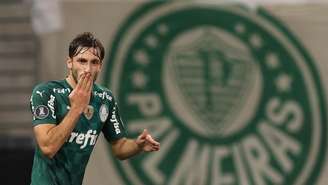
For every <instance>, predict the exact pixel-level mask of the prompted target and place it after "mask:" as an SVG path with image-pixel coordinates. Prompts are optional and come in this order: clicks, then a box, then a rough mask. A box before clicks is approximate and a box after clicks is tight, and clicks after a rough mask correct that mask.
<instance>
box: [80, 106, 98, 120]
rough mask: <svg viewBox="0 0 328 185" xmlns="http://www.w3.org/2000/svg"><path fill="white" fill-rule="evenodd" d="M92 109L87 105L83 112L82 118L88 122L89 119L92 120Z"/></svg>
mask: <svg viewBox="0 0 328 185" xmlns="http://www.w3.org/2000/svg"><path fill="white" fill-rule="evenodd" d="M94 110H95V109H94V108H93V106H92V105H88V107H87V108H86V109H85V110H84V112H83V113H84V116H85V117H86V118H87V119H88V120H90V119H91V118H92V116H93V113H94Z"/></svg>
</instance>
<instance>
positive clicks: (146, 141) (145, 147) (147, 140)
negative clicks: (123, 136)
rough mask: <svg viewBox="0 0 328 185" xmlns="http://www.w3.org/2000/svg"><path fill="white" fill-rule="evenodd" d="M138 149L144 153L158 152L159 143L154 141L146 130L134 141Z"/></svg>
mask: <svg viewBox="0 0 328 185" xmlns="http://www.w3.org/2000/svg"><path fill="white" fill-rule="evenodd" d="M136 143H137V145H138V147H139V148H140V149H141V150H142V151H145V152H152V151H158V150H159V145H160V144H159V142H157V141H155V140H154V139H153V138H152V136H151V135H150V134H149V133H148V131H147V130H146V129H144V131H143V132H142V133H141V134H140V135H139V136H138V138H137V139H136Z"/></svg>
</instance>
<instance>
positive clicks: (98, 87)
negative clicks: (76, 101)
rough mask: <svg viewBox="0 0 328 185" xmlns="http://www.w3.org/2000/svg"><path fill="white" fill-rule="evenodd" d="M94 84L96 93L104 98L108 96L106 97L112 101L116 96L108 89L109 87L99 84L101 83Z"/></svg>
mask: <svg viewBox="0 0 328 185" xmlns="http://www.w3.org/2000/svg"><path fill="white" fill-rule="evenodd" d="M94 85H95V89H94V90H95V91H94V95H96V96H99V97H100V98H103V99H104V98H106V99H108V100H110V101H112V99H113V98H114V96H113V93H112V91H111V90H110V89H108V88H107V87H104V86H102V85H99V84H94Z"/></svg>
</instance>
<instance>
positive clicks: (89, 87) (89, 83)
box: [86, 74, 93, 92]
mask: <svg viewBox="0 0 328 185" xmlns="http://www.w3.org/2000/svg"><path fill="white" fill-rule="evenodd" d="M92 85H93V79H92V77H91V74H90V77H89V79H88V80H87V84H86V90H87V92H91V90H92Z"/></svg>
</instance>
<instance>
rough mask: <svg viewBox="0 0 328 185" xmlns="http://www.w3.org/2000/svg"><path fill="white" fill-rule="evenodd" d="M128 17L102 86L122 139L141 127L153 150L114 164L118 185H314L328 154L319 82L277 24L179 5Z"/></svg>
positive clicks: (264, 17)
mask: <svg viewBox="0 0 328 185" xmlns="http://www.w3.org/2000/svg"><path fill="white" fill-rule="evenodd" d="M151 6H152V8H150V7H151ZM132 16H133V19H128V20H129V21H131V20H133V22H132V21H131V22H126V23H124V24H122V25H124V27H122V29H121V30H120V29H119V30H118V35H117V37H115V38H117V39H116V40H115V42H114V43H115V44H113V48H112V50H111V51H112V54H113V55H111V56H110V58H109V59H108V60H109V61H110V65H109V66H108V68H107V71H106V72H107V73H106V74H105V84H106V85H107V86H110V87H112V90H113V93H114V94H117V95H118V97H117V99H118V102H120V105H119V106H120V107H123V108H122V109H121V113H122V115H124V119H125V120H126V121H125V123H126V125H127V129H128V131H129V133H130V134H132V136H137V135H138V134H139V133H140V132H142V130H143V129H144V128H145V127H146V128H148V129H149V130H150V132H152V133H154V137H155V138H157V139H158V140H159V141H160V142H161V151H160V152H157V153H152V154H151V155H142V156H140V157H138V158H137V159H135V160H133V161H128V162H127V163H128V164H122V163H118V162H117V163H116V162H115V164H116V165H117V167H118V170H119V172H120V173H121V174H122V177H123V179H124V180H125V182H126V184H153V185H162V184H169V185H175V184H197V185H207V184H241V185H249V184H254V185H266V184H284V185H293V184H315V181H316V178H317V177H318V174H320V172H321V169H322V164H324V163H323V160H324V159H325V155H326V149H327V133H326V132H327V128H326V125H325V124H326V122H327V120H326V112H327V111H326V107H325V106H326V105H325V103H324V102H325V100H324V96H323V90H322V87H321V79H320V78H319V76H318V72H317V70H316V68H315V66H316V64H315V62H314V61H313V60H312V59H311V57H310V56H309V54H308V52H307V51H306V50H305V49H304V48H303V46H302V45H301V44H300V43H299V41H298V40H297V39H296V38H295V37H294V36H293V34H292V33H291V32H289V31H288V29H287V28H285V26H284V25H283V24H282V23H281V22H280V21H279V20H277V19H276V18H274V17H273V16H271V15H270V14H269V12H267V11H266V10H264V9H260V11H248V10H247V8H245V7H244V8H241V7H240V6H223V5H221V6H212V5H209V4H199V3H197V4H190V3H184V2H183V3H181V2H180V3H159V4H155V3H154V4H151V5H149V4H147V6H144V7H141V8H140V9H138V10H137V11H136V12H135V13H134V14H133V15H132ZM193 17H197V19H193ZM114 111H115V110H114ZM112 115H115V114H112ZM111 121H112V122H113V123H115V122H116V121H117V120H116V117H113V116H112V118H111Z"/></svg>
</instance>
